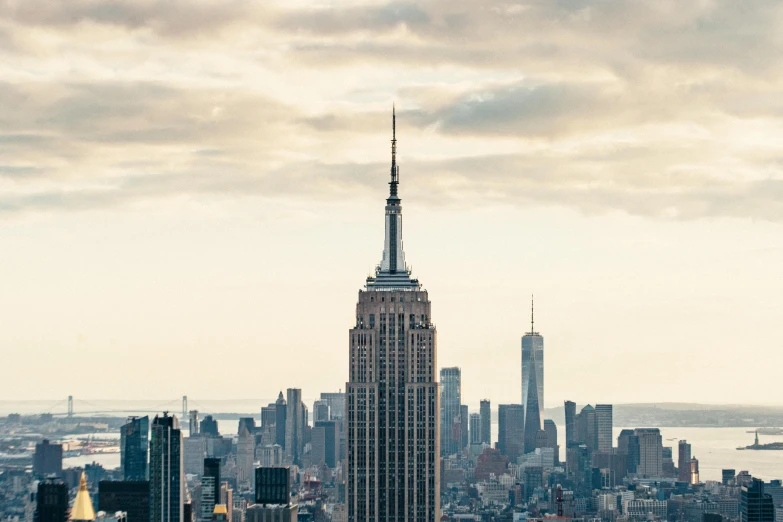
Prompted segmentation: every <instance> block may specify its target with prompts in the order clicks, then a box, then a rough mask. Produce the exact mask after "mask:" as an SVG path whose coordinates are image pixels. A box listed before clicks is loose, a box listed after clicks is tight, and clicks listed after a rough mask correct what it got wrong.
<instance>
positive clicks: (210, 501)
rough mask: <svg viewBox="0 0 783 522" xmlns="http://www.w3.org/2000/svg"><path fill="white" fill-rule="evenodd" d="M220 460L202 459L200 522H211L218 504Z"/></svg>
mask: <svg viewBox="0 0 783 522" xmlns="http://www.w3.org/2000/svg"><path fill="white" fill-rule="evenodd" d="M220 484H221V481H220V459H215V458H206V459H204V475H203V476H202V477H201V521H202V522H208V521H210V520H212V513H213V512H214V510H215V506H216V505H217V504H220Z"/></svg>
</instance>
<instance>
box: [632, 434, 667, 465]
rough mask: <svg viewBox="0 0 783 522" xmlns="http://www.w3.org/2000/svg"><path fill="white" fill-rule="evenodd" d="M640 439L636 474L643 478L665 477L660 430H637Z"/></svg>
mask: <svg viewBox="0 0 783 522" xmlns="http://www.w3.org/2000/svg"><path fill="white" fill-rule="evenodd" d="M634 435H636V437H637V438H638V439H639V465H638V466H637V467H636V474H637V475H639V476H642V477H660V476H662V475H663V439H662V438H661V430H659V429H658V428H636V429H635V430H634Z"/></svg>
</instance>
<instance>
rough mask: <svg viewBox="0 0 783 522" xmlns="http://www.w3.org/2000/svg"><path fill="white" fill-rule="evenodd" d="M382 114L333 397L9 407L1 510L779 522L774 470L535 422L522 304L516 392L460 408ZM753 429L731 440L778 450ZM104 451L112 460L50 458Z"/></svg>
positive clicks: (11, 517) (603, 428) (251, 520)
mask: <svg viewBox="0 0 783 522" xmlns="http://www.w3.org/2000/svg"><path fill="white" fill-rule="evenodd" d="M394 120H395V117H394V116H393V131H392V158H391V172H390V181H389V196H388V198H387V199H386V207H385V234H384V249H383V256H382V259H381V262H380V264H379V265H378V267H377V269H376V272H375V274H374V275H372V276H370V277H368V278H367V280H366V282H365V286H364V288H363V289H362V290H360V291H359V298H358V304H357V307H356V322H355V324H354V326H353V327H352V328H351V329H350V346H349V349H350V367H349V369H348V381H347V383H346V389H345V392H343V391H342V390H339V391H337V392H322V393H320V397H319V399H318V400H316V401H314V403H313V404H312V408H309V407H308V405H306V404H305V403H304V401H303V395H302V390H301V389H297V388H289V389H287V390H285V392H283V391H281V392H280V394H279V396H278V397H277V400H275V401H274V402H272V403H269V404H267V405H259V406H260V410H259V414H258V415H255V414H253V415H249V416H243V417H240V418H239V419H238V423H237V428H236V430H235V431H234V430H232V431H231V432H226V431H225V429H223V430H221V426H220V422H225V421H221V420H219V419H218V418H217V415H213V414H210V413H209V412H201V411H198V410H196V409H190V408H189V407H188V400H187V397H183V399H182V411H181V415H180V416H178V415H176V414H174V413H170V412H168V411H162V412H160V413H157V414H154V416H150V415H138V416H131V417H128V418H127V419H123V418H121V417H117V416H111V415H109V416H107V417H100V416H95V417H80V416H78V415H77V414H76V413H74V409H73V399H72V398H69V399H68V410H67V414H66V415H65V416H63V417H59V416H58V417H56V416H55V415H53V414H52V413H44V414H40V415H27V414H25V415H20V414H10V415H8V416H7V417H5V418H3V419H2V420H0V434H1V435H2V439H0V440H1V442H0V444H2V446H0V457H1V458H2V460H1V461H0V520H2V522H22V521H24V522H33V521H37V522H62V521H65V520H69V519H70V520H105V521H115V520H117V521H118V522H119V521H124V522H148V521H149V522H196V521H201V522H208V521H213V520H217V521H229V522H256V521H258V522H261V521H283V520H285V521H286V522H293V521H314V522H326V521H332V522H360V521H371V520H372V521H376V520H377V521H386V520H395V521H401V522H402V521H428V522H436V521H447V520H452V521H456V520H475V521H486V522H490V521H518V520H551V521H553V522H554V521H559V520H574V521H580V522H581V521H584V522H586V521H595V522H597V521H603V522H626V521H631V520H645V521H648V520H649V521H659V520H660V521H663V520H667V521H671V522H678V521H681V522H721V521H724V520H725V521H726V522H733V521H736V522H740V521H741V522H773V521H774V520H775V519H776V518H777V519H778V520H783V485H782V484H781V481H780V480H772V481H769V482H764V481H763V480H760V479H759V478H756V477H754V476H753V470H742V469H728V468H726V469H723V470H722V476H721V479H720V480H702V478H701V477H700V473H699V460H698V459H697V457H696V452H697V451H698V450H699V448H694V447H693V446H692V445H691V443H689V442H688V441H687V440H677V441H673V440H667V442H671V444H664V439H663V436H662V434H661V430H660V429H659V428H657V427H644V426H639V427H635V428H628V429H621V430H620V431H619V435H617V436H615V428H616V424H615V422H614V415H613V411H614V408H613V406H612V405H611V404H595V405H594V406H593V405H590V404H587V405H585V406H582V407H581V408H578V407H577V404H576V402H574V401H571V400H565V401H564V404H563V410H562V413H563V415H562V418H563V419H564V423H562V424H561V425H560V426H557V425H556V423H555V421H554V420H553V419H551V418H545V416H546V412H545V409H544V395H545V390H546V387H545V382H544V375H545V372H544V353H545V350H544V336H543V335H542V334H541V333H539V332H537V331H536V330H535V316H534V308H533V306H534V303H533V302H531V304H530V307H531V309H530V314H531V315H530V330H529V331H528V332H527V333H525V334H524V335H522V338H521V354H520V355H521V368H520V383H521V390H522V393H521V397H520V402H519V403H518V404H498V405H495V406H494V409H493V403H492V400H491V399H490V398H487V399H485V400H482V401H481V403H480V406H479V408H478V411H470V410H469V408H468V406H467V405H465V404H464V401H463V397H462V372H461V369H460V368H459V367H444V368H438V362H437V336H436V329H435V326H434V323H433V315H432V311H431V302H430V298H429V295H428V293H427V291H426V290H423V288H422V284H421V283H420V282H419V281H418V279H415V278H413V276H412V274H411V271H410V269H409V267H408V265H407V264H406V262H405V254H404V251H403V247H402V205H401V199H400V197H399V194H398V189H399V182H400V180H399V169H398V166H397V157H396V156H397V140H396V122H395V121H394ZM509 362H511V361H509ZM708 416H709V415H708ZM151 417H152V418H151ZM495 420H496V421H497V422H495ZM495 430H496V432H495ZM558 430H560V431H564V432H565V437H564V439H562V434H561V439H562V440H564V441H565V444H561V439H559V437H558ZM765 433H775V431H774V430H772V431H769V430H768V431H767V432H765ZM107 435H108V437H107ZM758 436H759V435H758V432H757V433H756V435H755V442H754V443H753V444H751V445H749V446H747V447H746V448H737V449H738V450H741V449H747V450H749V451H753V450H763V449H773V450H774V449H779V448H778V447H777V446H776V445H775V444H772V445H765V444H760V443H759V439H758ZM117 450H119V453H120V466H119V467H116V468H107V467H104V466H103V465H101V464H100V463H98V462H93V463H92V464H85V465H84V466H77V467H66V466H64V460H67V459H68V458H69V457H72V456H74V455H79V456H87V457H88V458H89V457H90V456H98V455H101V454H103V455H105V454H108V453H111V452H114V451H117Z"/></svg>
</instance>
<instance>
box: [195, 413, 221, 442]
mask: <svg viewBox="0 0 783 522" xmlns="http://www.w3.org/2000/svg"><path fill="white" fill-rule="evenodd" d="M199 428H200V430H199V432H200V433H201V435H203V436H204V437H220V430H218V422H217V421H216V420H215V419H213V418H212V415H207V416H205V417H204V419H203V420H202V421H201V423H200V424H199Z"/></svg>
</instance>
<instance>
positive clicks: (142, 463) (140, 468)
mask: <svg viewBox="0 0 783 522" xmlns="http://www.w3.org/2000/svg"><path fill="white" fill-rule="evenodd" d="M149 433H150V419H149V417H147V416H144V417H130V418H129V419H128V422H127V424H124V425H123V426H122V428H121V429H120V467H121V468H122V476H123V479H124V480H127V481H136V480H147V456H148V455H149Z"/></svg>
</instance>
